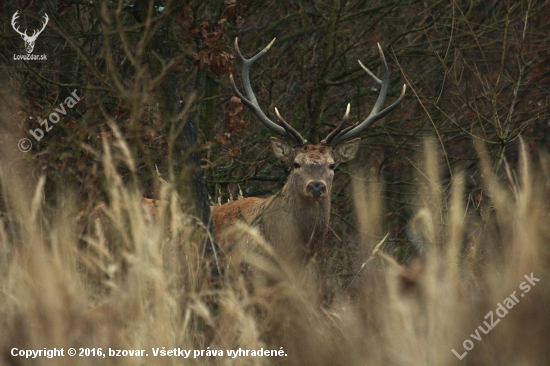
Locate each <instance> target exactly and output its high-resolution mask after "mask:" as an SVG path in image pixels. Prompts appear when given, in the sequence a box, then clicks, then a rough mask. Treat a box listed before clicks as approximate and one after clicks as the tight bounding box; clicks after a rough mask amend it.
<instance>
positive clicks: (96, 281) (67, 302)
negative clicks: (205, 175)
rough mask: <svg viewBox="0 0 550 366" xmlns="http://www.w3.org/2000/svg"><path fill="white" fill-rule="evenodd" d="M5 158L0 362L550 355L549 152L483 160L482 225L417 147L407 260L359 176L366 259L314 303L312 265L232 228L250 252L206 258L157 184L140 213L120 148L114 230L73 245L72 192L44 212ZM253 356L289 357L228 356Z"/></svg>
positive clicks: (386, 360) (354, 361)
mask: <svg viewBox="0 0 550 366" xmlns="http://www.w3.org/2000/svg"><path fill="white" fill-rule="evenodd" d="M12 142H13V141H12ZM479 149H480V154H482V156H483V148H482V147H481V146H480V148H479ZM2 150H3V151H2V162H3V164H2V170H1V179H2V189H3V194H4V195H3V196H4V197H5V200H6V203H5V204H6V207H8V209H7V211H6V215H5V216H4V218H3V220H2V226H1V228H0V254H1V257H0V276H1V277H0V286H1V291H0V296H1V301H0V304H1V306H0V313H1V315H0V319H2V320H1V325H0V326H1V328H2V331H1V333H0V334H1V336H0V349H1V352H2V353H1V362H2V364H5V365H23V364H33V365H35V364H55V365H59V364H65V363H66V364H74V363H72V362H71V361H72V359H68V358H67V357H65V358H55V359H51V360H50V359H46V358H39V359H34V360H33V359H24V358H21V357H12V356H11V355H10V354H11V348H13V347H17V348H19V349H43V348H54V347H57V348H65V350H67V349H68V348H69V347H75V348H77V349H78V348H79V347H84V348H86V347H88V348H90V347H101V348H102V349H103V351H104V352H106V351H107V350H108V348H113V349H145V350H147V353H148V354H149V356H148V357H141V358H140V357H138V358H108V357H107V358H105V359H101V360H98V359H97V358H94V357H83V358H78V360H77V363H78V364H82V365H83V364H93V365H96V364H144V365H145V364H198V365H200V364H208V365H210V364H224V365H226V364H227V365H229V364H234V365H245V364H251V365H252V364H253V365H258V364H262V365H263V364H265V365H268V364H294V365H337V364H338V365H387V364H398V365H451V364H456V365H458V364H461V363H463V364H468V365H488V364H491V365H505V364H506V365H509V364H516V365H543V364H546V362H547V360H548V358H549V357H550V355H549V353H548V347H547V344H548V337H549V336H550V333H549V332H550V328H549V327H550V314H549V312H548V305H549V300H550V286H549V283H550V276H549V273H548V268H549V264H550V262H549V259H550V258H549V253H548V241H549V239H550V237H549V236H550V233H549V230H548V219H549V217H548V215H549V213H550V211H549V208H548V184H550V176H549V175H548V174H549V173H550V170H549V168H550V165H549V161H548V159H547V158H545V157H544V158H541V159H535V161H534V160H533V157H531V156H529V155H527V154H526V153H525V152H524V151H523V146H522V154H521V164H520V169H519V170H518V171H517V172H514V171H510V170H509V171H508V178H507V179H496V177H495V176H494V175H493V174H492V170H491V167H490V161H489V160H488V158H487V157H484V159H482V160H481V161H482V163H483V166H484V167H483V174H484V177H485V180H484V182H485V187H486V189H487V190H486V192H487V195H488V196H489V197H491V202H492V204H491V205H485V206H484V207H483V210H484V211H485V210H486V214H485V216H484V217H485V220H484V221H483V222H481V223H480V222H478V221H476V219H475V218H471V217H470V216H469V215H468V214H467V210H466V207H465V205H466V201H465V196H464V184H463V178H462V175H461V174H456V175H455V179H454V180H453V182H452V192H451V194H450V195H449V196H447V195H445V194H443V193H442V192H443V191H442V189H441V185H440V183H439V170H438V167H437V165H438V162H437V161H436V159H434V156H435V155H436V152H435V149H434V148H433V147H431V145H430V144H427V145H426V151H427V153H426V157H424V158H423V159H422V161H423V162H424V165H423V167H422V169H421V171H422V172H423V179H422V180H421V183H419V189H420V190H423V191H424V194H423V195H422V202H421V203H419V206H421V209H420V210H419V211H418V212H416V213H415V215H414V218H413V221H414V225H413V228H414V230H415V233H416V237H418V238H421V241H422V243H421V244H419V245H420V246H422V248H423V251H424V253H425V254H424V255H418V256H417V257H416V258H415V259H414V260H412V261H411V263H410V264H409V265H408V266H406V267H403V266H402V265H400V264H398V263H397V262H396V261H395V260H394V259H393V258H392V257H391V256H390V255H388V254H387V253H385V252H384V242H382V243H381V245H377V246H376V249H375V248H374V245H375V244H377V243H376V242H375V241H374V239H372V238H373V236H372V235H370V234H371V233H373V230H376V228H373V226H372V225H371V223H372V222H373V221H374V222H380V221H381V220H383V219H382V217H383V214H384V212H383V210H382V209H381V208H380V207H381V205H380V202H378V201H379V194H377V192H378V190H379V189H380V186H378V185H372V184H371V185H367V187H366V188H365V186H364V184H363V183H364V181H365V180H360V179H357V180H356V182H355V183H356V184H355V194H356V195H358V196H361V197H362V198H361V199H356V200H355V202H356V212H357V215H358V222H359V223H360V225H361V228H360V232H361V233H363V234H364V235H363V236H362V237H358V239H357V240H358V241H359V242H360V244H361V246H362V249H363V250H362V253H363V254H362V257H361V258H357V261H356V273H355V275H354V278H353V281H348V283H347V285H346V286H345V287H338V288H332V292H333V297H332V298H331V300H329V301H325V302H324V303H321V301H320V297H319V288H320V282H322V281H323V279H320V278H319V276H317V275H315V273H316V271H315V269H314V268H313V269H312V268H306V269H305V270H304V272H302V271H300V270H299V269H289V268H286V267H285V264H284V263H281V262H279V261H278V260H277V257H276V255H275V254H274V253H272V251H271V250H270V249H269V246H268V244H266V243H264V242H263V240H262V238H261V237H260V236H259V235H258V234H257V233H255V231H254V230H250V229H247V228H240V230H243V231H244V232H245V233H246V234H247V238H248V241H249V244H250V243H251V242H253V243H255V244H256V245H257V247H256V248H255V249H254V248H251V246H250V245H249V246H246V247H245V246H243V245H242V243H241V244H237V245H236V246H235V247H234V248H233V249H232V250H231V252H230V253H226V255H223V256H222V257H221V258H219V260H218V261H216V260H215V259H214V258H213V257H212V256H208V255H206V254H205V253H204V244H205V237H204V235H201V234H200V230H199V231H197V224H196V222H197V220H194V219H193V218H192V217H189V216H188V215H187V214H186V213H185V212H182V209H181V207H180V205H179V204H178V197H177V195H176V194H175V193H174V192H172V191H171V190H170V189H169V188H165V189H163V195H164V196H165V197H166V198H167V202H169V203H170V204H166V205H161V206H160V207H159V213H158V214H157V216H155V217H153V216H152V215H151V214H150V213H149V211H148V210H143V208H142V207H140V205H141V200H140V196H139V195H138V194H137V193H136V192H135V190H133V189H132V188H129V187H128V186H127V185H125V184H124V183H123V181H122V180H121V178H120V176H119V175H118V173H117V170H116V166H118V165H123V164H126V168H127V169H130V170H132V169H134V168H133V161H132V159H131V157H130V156H128V148H127V146H125V142H124V140H122V139H120V140H119V141H118V143H117V144H115V145H114V146H113V147H112V150H111V148H109V145H107V144H105V154H104V156H103V160H102V164H103V167H104V171H105V172H106V173H105V174H106V177H105V179H107V182H108V186H109V187H110V191H109V193H110V196H111V204H110V205H109V206H108V208H107V209H106V212H107V216H108V217H111V220H110V224H111V226H112V228H111V230H110V232H109V235H104V234H103V232H104V230H105V228H101V226H100V225H99V221H98V222H97V227H96V228H95V230H94V232H93V233H89V234H88V235H85V236H84V237H83V238H81V240H80V241H79V237H78V236H79V234H80V232H79V228H78V227H77V223H76V220H75V215H74V214H75V205H74V204H73V201H72V200H71V196H70V195H67V192H59V195H60V196H59V201H58V202H59V203H58V205H57V206H54V207H46V206H44V197H43V194H44V193H43V188H44V178H40V179H38V182H37V183H36V184H34V183H32V179H30V177H29V176H28V175H25V174H23V172H26V171H28V169H27V167H26V163H25V162H24V161H22V160H20V158H19V157H18V156H17V155H14V154H13V152H12V151H11V150H13V149H11V148H6V146H5V145H3V148H2ZM7 162H9V164H7ZM358 175H359V174H358ZM120 217H125V218H126V220H120ZM167 221H169V222H170V223H169V226H170V230H167V229H166V225H167ZM369 238H370V239H369ZM419 240H420V239H419ZM243 248H246V253H244V252H243V250H241V249H243ZM209 263H210V264H209ZM213 263H215V265H218V266H221V267H223V268H224V270H223V271H222V274H221V275H216V274H215V273H216V271H212V265H213ZM243 266H245V267H246V268H247V269H246V270H244V271H243V268H245V267H243ZM311 267H315V266H313V265H312V266H311ZM212 273H214V274H212ZM531 273H533V276H534V277H536V278H538V279H540V282H537V283H536V286H535V287H532V288H531V290H530V291H529V292H528V293H526V294H525V297H519V296H520V295H519V294H520V293H521V292H522V291H520V290H519V286H520V284H521V283H522V282H525V281H526V280H525V279H524V275H526V274H527V275H530V274H531ZM514 291H516V292H517V294H516V296H517V297H518V299H519V300H520V301H519V303H517V304H516V305H515V306H513V308H512V309H510V310H509V312H508V314H507V315H506V316H505V317H504V318H502V319H501V321H500V322H499V323H498V324H497V325H496V326H495V328H494V329H493V330H492V331H491V332H490V333H489V334H487V335H485V334H483V333H481V332H479V331H478V334H479V335H480V336H481V341H476V340H473V339H472V338H470V334H471V333H474V335H475V329H476V328H477V327H478V326H483V321H484V320H485V319H484V316H485V314H487V313H488V312H489V311H495V310H496V309H497V304H498V303H499V302H500V303H503V301H504V300H505V299H506V298H507V297H509V296H510V294H512V293H513V292H514ZM494 316H495V318H496V317H497V315H496V314H495V315H494ZM487 321H488V320H487ZM495 321H496V319H495ZM484 329H487V328H486V327H484ZM466 339H470V340H472V341H473V344H474V349H473V350H472V351H471V352H470V353H469V354H467V355H466V356H465V357H464V359H463V360H462V361H459V359H458V358H457V357H456V356H455V355H454V354H453V353H452V352H451V349H455V350H456V351H457V352H458V353H459V354H461V353H463V352H464V349H463V346H462V343H463V341H465V340H466ZM154 347H166V349H172V348H177V347H179V348H182V349H192V350H201V349H203V350H207V349H208V348H207V347H210V348H209V349H210V350H223V353H224V356H223V357H220V356H217V357H206V356H205V357H198V358H196V359H191V360H185V361H184V360H182V359H181V358H178V357H165V358H160V357H153V354H152V351H151V348H154ZM262 347H263V348H269V349H280V347H283V349H284V351H285V353H286V354H287V356H286V357H277V358H275V357H274V358H265V357H248V358H247V357H239V358H231V357H228V356H227V350H233V349H238V348H242V349H249V350H253V349H260V348H262ZM191 357H192V356H191Z"/></svg>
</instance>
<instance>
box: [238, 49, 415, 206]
mask: <svg viewBox="0 0 550 366" xmlns="http://www.w3.org/2000/svg"><path fill="white" fill-rule="evenodd" d="M274 42H275V39H273V40H272V41H271V43H270V44H269V45H268V46H267V47H266V48H264V49H263V50H262V51H260V52H259V53H258V54H257V55H255V56H254V57H252V58H250V59H245V58H244V57H243V55H242V54H241V51H240V50H239V45H238V40H237V39H235V50H236V51H237V54H238V56H239V58H240V60H241V62H242V82H243V86H244V92H245V94H246V97H245V96H244V95H243V94H242V93H241V92H240V91H239V90H238V89H237V86H236V85H235V81H234V79H233V75H231V76H230V79H231V86H232V88H233V91H234V92H235V94H236V95H237V96H238V97H239V98H240V99H241V100H242V102H243V103H244V104H245V105H246V106H247V107H248V108H249V109H250V110H251V111H252V112H253V113H254V114H255V115H256V116H257V117H258V119H259V120H260V121H261V122H262V123H263V124H264V125H265V126H266V127H267V128H269V129H270V130H271V131H273V132H275V133H277V134H278V135H280V136H282V137H284V138H286V139H288V140H289V141H290V142H291V143H292V144H293V147H291V146H289V145H287V144H285V143H284V142H283V141H281V140H279V139H277V138H274V137H272V138H271V146H272V149H273V152H274V154H275V156H276V157H277V158H278V159H279V160H281V161H283V162H285V163H286V164H288V165H289V166H291V167H292V172H291V173H290V175H289V178H288V181H287V184H286V185H285V188H286V189H287V190H289V191H291V192H294V193H297V194H298V195H299V196H301V197H303V198H304V199H306V200H312V201H319V200H325V199H327V198H328V200H329V201H330V190H331V187H332V179H333V177H334V169H335V168H336V166H338V164H340V163H343V162H346V161H349V160H351V159H353V158H354V157H355V154H356V152H357V150H358V148H359V142H360V141H361V139H360V138H357V136H358V135H359V134H360V133H361V132H362V131H363V130H365V129H366V128H367V127H369V126H370V125H372V124H373V123H374V122H376V121H377V120H379V119H381V118H382V117H384V116H386V115H387V114H388V113H390V112H391V111H393V110H394V109H395V108H396V107H397V106H398V105H399V103H401V101H402V100H403V98H404V96H405V91H406V89H407V87H406V85H403V88H402V91H401V94H400V96H399V98H398V99H397V100H396V101H395V102H394V103H393V104H391V105H390V106H388V107H386V108H385V109H382V110H381V108H382V106H383V104H384V101H385V99H386V93H387V90H388V84H389V80H390V75H389V71H388V65H387V63H386V59H385V57H384V52H383V51H382V48H381V47H380V44H378V51H379V53H380V59H381V61H382V80H380V79H379V78H378V77H376V76H375V75H374V74H373V73H372V72H371V71H370V70H369V69H367V68H366V67H365V66H364V65H363V64H362V63H361V61H359V65H360V66H361V68H362V69H363V70H365V72H366V73H367V74H369V75H370V76H371V77H372V78H373V79H374V81H375V82H376V83H378V84H380V85H381V87H380V94H379V95H378V100H377V101H376V103H375V105H374V107H373V109H372V111H371V113H370V114H369V116H368V117H367V118H366V119H365V120H363V121H362V122H361V123H356V124H354V125H352V126H349V127H346V126H345V124H346V122H347V120H348V118H349V111H350V105H349V104H348V106H347V109H346V113H345V114H344V118H342V121H341V122H340V124H339V125H338V126H337V127H336V128H335V129H334V130H333V131H332V132H331V133H330V134H329V135H328V136H327V137H326V138H325V139H324V140H323V141H321V142H320V143H318V144H311V143H309V142H307V141H306V139H304V138H303V137H302V136H301V135H300V133H298V131H296V130H295V129H294V128H293V127H292V126H290V125H289V124H288V123H287V122H286V121H285V120H284V119H283V118H282V117H281V115H280V114H279V111H278V110H277V108H275V115H276V117H277V119H278V120H279V123H280V124H277V123H275V122H273V121H272V120H271V119H269V118H268V117H267V116H266V115H265V113H264V112H263V111H262V109H261V108H260V106H259V104H258V101H257V100H256V96H255V95H254V92H253V90H252V87H251V85H250V75H249V73H250V67H251V66H252V64H253V63H254V62H255V61H256V60H258V59H259V58H260V57H261V56H263V55H264V54H265V53H266V52H267V51H268V50H269V49H270V48H271V46H272V45H273V43H274Z"/></svg>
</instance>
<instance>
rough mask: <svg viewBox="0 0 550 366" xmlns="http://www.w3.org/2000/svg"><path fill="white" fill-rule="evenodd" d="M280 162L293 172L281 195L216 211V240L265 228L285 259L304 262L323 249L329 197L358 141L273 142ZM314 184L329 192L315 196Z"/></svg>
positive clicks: (264, 233) (214, 216) (249, 199)
mask: <svg viewBox="0 0 550 366" xmlns="http://www.w3.org/2000/svg"><path fill="white" fill-rule="evenodd" d="M271 141H272V148H273V151H274V153H275V156H276V157H277V158H278V159H280V160H282V161H284V162H286V163H287V164H289V165H290V166H291V167H292V169H293V170H292V172H291V173H290V175H289V177H288V180H287V182H286V184H285V186H284V187H283V189H282V190H281V192H279V193H278V194H275V195H273V196H271V197H267V198H245V199H242V200H238V201H234V202H229V203H226V204H225V205H222V206H217V207H212V209H211V212H212V222H213V226H214V235H215V237H216V240H217V241H218V242H220V243H222V246H223V244H225V243H227V242H229V241H231V240H233V239H234V237H233V236H227V234H226V230H227V229H228V228H231V227H232V226H233V225H235V223H236V222H238V221H242V222H245V223H247V224H249V225H255V226H258V227H259V228H260V231H261V233H262V234H263V235H264V236H265V238H266V239H267V240H268V242H269V243H271V245H273V247H274V249H275V250H276V251H277V252H278V254H279V255H281V256H282V257H283V258H285V259H288V260H291V261H296V260H297V261H299V262H303V261H304V260H307V259H308V258H310V257H311V256H312V255H313V254H315V252H316V251H317V250H318V249H319V247H320V246H321V245H322V244H323V238H324V237H325V235H326V234H327V230H328V223H329V219H330V191H331V188H332V179H333V177H334V169H335V167H336V165H338V164H339V163H341V162H344V161H348V160H350V159H352V158H353V157H354V155H355V153H356V151H357V148H358V146H359V139H356V140H353V141H349V142H346V143H343V144H341V145H339V146H337V147H336V148H332V147H331V146H327V145H324V144H317V145H312V144H306V145H303V146H298V147H295V148H291V147H290V146H288V145H286V144H284V143H283V142H282V141H280V140H278V139H276V138H272V139H271ZM310 183H315V184H323V185H324V186H325V189H324V190H323V192H322V193H319V192H318V193H317V196H315V194H314V192H312V190H311V188H310V187H309V184H310Z"/></svg>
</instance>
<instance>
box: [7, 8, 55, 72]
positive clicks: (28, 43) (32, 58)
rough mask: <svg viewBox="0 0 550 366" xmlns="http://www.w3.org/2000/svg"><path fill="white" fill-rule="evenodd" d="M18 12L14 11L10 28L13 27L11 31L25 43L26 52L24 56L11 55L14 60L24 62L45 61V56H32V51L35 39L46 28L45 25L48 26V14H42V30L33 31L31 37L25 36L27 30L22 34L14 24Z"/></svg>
mask: <svg viewBox="0 0 550 366" xmlns="http://www.w3.org/2000/svg"><path fill="white" fill-rule="evenodd" d="M17 13H19V11H16V12H15V14H13V17H12V18H11V26H12V27H13V30H15V31H16V32H17V33H18V34H19V35H20V36H21V38H23V41H25V50H26V51H27V54H26V55H16V54H14V55H13V59H14V60H25V61H35V60H40V61H43V60H47V56H46V55H45V54H44V55H33V54H32V51H33V50H34V43H35V42H36V39H37V38H38V36H39V35H40V33H42V32H43V31H44V29H45V28H46V24H48V21H49V20H50V18H48V14H46V13H44V21H43V22H42V29H40V30H38V29H34V30H33V33H32V35H28V34H27V29H25V31H24V32H21V31H20V30H19V26H18V25H17V24H16V22H17V19H18V18H19V15H18V14H17Z"/></svg>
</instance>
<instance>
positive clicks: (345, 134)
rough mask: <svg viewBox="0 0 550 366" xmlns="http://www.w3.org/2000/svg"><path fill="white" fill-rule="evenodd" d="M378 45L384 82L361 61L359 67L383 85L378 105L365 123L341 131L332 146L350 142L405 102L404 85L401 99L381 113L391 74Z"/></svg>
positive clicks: (405, 89) (404, 85)
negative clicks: (346, 141)
mask: <svg viewBox="0 0 550 366" xmlns="http://www.w3.org/2000/svg"><path fill="white" fill-rule="evenodd" d="M377 45H378V51H379V53H380V60H381V62H382V80H380V79H378V78H377V77H376V76H375V75H374V74H373V73H372V72H370V70H369V69H367V68H366V67H365V66H364V65H363V64H361V62H360V61H359V65H360V66H361V67H362V68H363V70H365V71H366V72H367V73H368V74H369V75H370V76H371V77H372V78H373V79H374V81H376V82H377V83H378V84H380V85H381V88H380V94H379V95H378V99H377V100H376V103H375V104H374V107H373V108H372V111H371V112H370V114H369V116H368V117H367V118H366V119H365V120H364V121H363V122H361V123H360V124H358V125H357V126H356V127H354V128H352V129H346V130H345V131H341V132H340V133H339V134H338V135H337V136H336V137H335V138H334V139H333V140H332V145H337V144H339V143H340V142H342V141H345V140H349V139H351V138H353V137H355V136H357V135H358V134H360V133H361V132H362V131H363V130H365V129H366V128H367V127H369V126H370V125H371V124H373V123H374V122H376V121H378V120H379V119H381V118H383V117H385V116H386V115H387V114H388V113H390V112H391V111H393V110H394V109H395V108H396V107H397V106H398V105H399V103H401V101H403V98H404V97H405V92H406V91H407V85H406V84H403V89H402V90H401V94H400V95H399V98H398V99H397V100H396V101H395V102H393V103H392V104H391V105H390V106H389V107H386V108H385V109H383V110H382V111H380V109H381V108H382V106H383V105H384V101H385V100H386V93H387V91H388V86H389V82H390V73H389V71H388V64H387V63H386V58H385V57H384V52H383V51H382V47H380V43H377Z"/></svg>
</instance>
